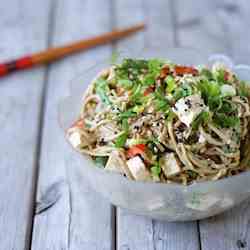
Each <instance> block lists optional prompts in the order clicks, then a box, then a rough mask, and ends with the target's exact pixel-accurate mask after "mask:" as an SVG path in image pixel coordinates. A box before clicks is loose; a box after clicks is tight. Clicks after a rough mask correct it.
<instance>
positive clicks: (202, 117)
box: [192, 111, 211, 130]
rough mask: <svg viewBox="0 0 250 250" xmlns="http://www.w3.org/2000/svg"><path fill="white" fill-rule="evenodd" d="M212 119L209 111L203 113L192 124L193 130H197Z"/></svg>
mask: <svg viewBox="0 0 250 250" xmlns="http://www.w3.org/2000/svg"><path fill="white" fill-rule="evenodd" d="M210 119H211V116H210V113H209V112H208V111H203V112H201V113H200V114H199V115H198V116H197V117H196V119H195V120H194V121H193V122H192V128H193V129H194V130H197V129H198V128H199V126H200V125H205V124H207V123H208V122H209V121H210Z"/></svg>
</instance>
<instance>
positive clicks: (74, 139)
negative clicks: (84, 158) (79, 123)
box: [68, 131, 82, 148]
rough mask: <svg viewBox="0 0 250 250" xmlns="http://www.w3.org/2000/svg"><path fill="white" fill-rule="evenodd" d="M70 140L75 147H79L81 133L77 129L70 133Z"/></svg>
mask: <svg viewBox="0 0 250 250" xmlns="http://www.w3.org/2000/svg"><path fill="white" fill-rule="evenodd" d="M68 140H69V142H70V143H71V145H72V146H73V147H74V148H78V147H79V146H80V145H81V142H82V141H81V135H80V133H78V132H77V131H74V132H72V133H69V134H68Z"/></svg>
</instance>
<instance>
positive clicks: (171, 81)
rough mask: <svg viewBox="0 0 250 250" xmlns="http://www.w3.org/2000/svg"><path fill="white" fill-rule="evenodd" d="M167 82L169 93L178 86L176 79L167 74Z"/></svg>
mask: <svg viewBox="0 0 250 250" xmlns="http://www.w3.org/2000/svg"><path fill="white" fill-rule="evenodd" d="M165 82H166V84H167V88H166V91H167V93H171V92H172V91H173V90H174V89H175V88H176V83H175V80H174V78H173V77H172V76H167V77H166V78H165Z"/></svg>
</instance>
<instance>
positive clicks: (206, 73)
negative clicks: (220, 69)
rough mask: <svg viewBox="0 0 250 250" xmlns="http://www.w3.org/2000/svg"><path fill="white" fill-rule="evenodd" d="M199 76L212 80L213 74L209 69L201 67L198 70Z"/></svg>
mask: <svg viewBox="0 0 250 250" xmlns="http://www.w3.org/2000/svg"><path fill="white" fill-rule="evenodd" d="M200 75H201V76H205V77H206V78H207V79H208V80H213V74H212V72H211V71H210V70H209V69H206V68H203V69H202V70H201V71H200Z"/></svg>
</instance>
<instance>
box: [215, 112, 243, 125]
mask: <svg viewBox="0 0 250 250" xmlns="http://www.w3.org/2000/svg"><path fill="white" fill-rule="evenodd" d="M213 121H214V123H215V124H216V125H218V126H220V127H222V128H230V127H236V126H239V124H240V118H239V117H236V116H228V115H226V114H222V113H215V114H214V116H213Z"/></svg>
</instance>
